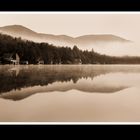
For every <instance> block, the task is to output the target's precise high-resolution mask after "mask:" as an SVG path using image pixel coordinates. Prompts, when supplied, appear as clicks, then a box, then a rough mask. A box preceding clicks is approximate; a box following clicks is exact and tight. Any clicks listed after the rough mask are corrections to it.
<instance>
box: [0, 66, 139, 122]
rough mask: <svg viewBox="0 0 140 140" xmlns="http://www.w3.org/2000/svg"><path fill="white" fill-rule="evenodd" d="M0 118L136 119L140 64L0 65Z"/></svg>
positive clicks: (84, 120)
mask: <svg viewBox="0 0 140 140" xmlns="http://www.w3.org/2000/svg"><path fill="white" fill-rule="evenodd" d="M0 122H140V65H15V66H14V65H1V66H0Z"/></svg>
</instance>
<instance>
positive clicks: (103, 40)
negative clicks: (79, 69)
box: [0, 25, 137, 56]
mask: <svg viewBox="0 0 140 140" xmlns="http://www.w3.org/2000/svg"><path fill="white" fill-rule="evenodd" d="M0 32H1V33H3V34H8V35H11V36H14V37H21V38H22V39H25V40H32V41H35V42H47V43H50V44H54V45H55V46H69V47H73V46H74V45H77V46H78V48H80V49H82V50H91V49H92V48H93V49H94V50H95V51H96V52H99V53H102V54H107V55H116V56H118V55H131V53H133V52H132V51H129V52H128V51H127V50H129V49H130V50H131V48H132V44H133V43H132V42H131V41H129V40H127V39H124V38H121V37H119V36H115V35H112V34H103V35H102V34H101V35H83V36H79V37H75V38H74V37H70V36H67V35H53V34H44V33H37V32H35V31H32V30H30V29H28V28H26V27H24V26H22V25H9V26H4V27H0ZM127 47H128V48H127ZM120 52H121V53H120ZM136 52H137V51H136ZM129 53H130V54H129ZM132 55H133V54H132Z"/></svg>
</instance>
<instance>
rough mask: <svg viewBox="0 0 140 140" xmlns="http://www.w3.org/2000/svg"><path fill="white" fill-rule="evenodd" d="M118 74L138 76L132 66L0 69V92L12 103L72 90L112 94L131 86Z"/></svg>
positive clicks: (4, 67)
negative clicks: (36, 95)
mask: <svg viewBox="0 0 140 140" xmlns="http://www.w3.org/2000/svg"><path fill="white" fill-rule="evenodd" d="M120 72H124V73H129V72H131V73H132V72H133V73H135V72H137V73H138V72H140V67H138V68H137V69H135V68H134V67H132V66H125V67H123V66H116V68H114V66H92V65H89V66H88V65H86V66H83V65H82V66H80V65H79V66H74V65H73V66H70V65H67V66H64V65H63V66H61V65H53V66H44V65H43V66H15V67H14V68H13V67H12V66H2V67H1V68H0V85H1V86H0V92H1V97H2V98H6V99H13V100H19V99H23V98H25V97H28V96H30V95H32V94H35V93H39V92H53V91H60V92H65V91H68V90H72V89H76V90H80V91H83V92H91V93H92V92H98V93H113V92H116V91H119V90H122V89H124V88H127V87H129V86H131V85H132V84H133V83H131V84H128V83H126V82H125V81H123V80H122V79H121V77H122V78H123V79H125V80H127V79H126V77H123V75H121V74H119V73H120ZM128 76H129V75H128ZM133 76H135V75H133ZM119 77H120V78H119ZM113 78H114V81H113ZM134 78H135V77H134ZM138 78H139V77H138ZM135 79H136V80H137V78H135ZM121 81H123V83H122V82H121ZM132 82H134V80H133V81H132ZM134 83H135V82H134Z"/></svg>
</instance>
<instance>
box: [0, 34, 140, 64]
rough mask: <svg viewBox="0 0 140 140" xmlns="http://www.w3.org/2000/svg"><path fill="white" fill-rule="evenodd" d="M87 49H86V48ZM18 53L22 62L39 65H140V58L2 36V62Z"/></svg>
mask: <svg viewBox="0 0 140 140" xmlns="http://www.w3.org/2000/svg"><path fill="white" fill-rule="evenodd" d="M85 48H86V47H85ZM7 53H12V54H15V53H17V54H18V55H19V57H20V61H28V62H29V64H37V61H38V60H43V61H44V64H139V63H140V57H128V56H125V57H113V56H106V55H101V54H99V53H96V52H94V50H93V49H92V50H91V51H87V50H85V51H82V50H80V49H78V46H73V48H70V47H68V46H54V45H52V44H48V43H35V42H32V41H27V40H22V39H21V38H13V37H11V36H8V35H4V34H0V61H1V63H2V64H4V62H3V59H4V56H5V54H7Z"/></svg>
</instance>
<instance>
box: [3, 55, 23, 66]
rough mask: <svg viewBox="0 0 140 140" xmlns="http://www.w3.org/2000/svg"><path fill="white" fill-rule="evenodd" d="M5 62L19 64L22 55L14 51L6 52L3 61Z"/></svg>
mask: <svg viewBox="0 0 140 140" xmlns="http://www.w3.org/2000/svg"><path fill="white" fill-rule="evenodd" d="M2 62H3V63H4V64H14V65H19V63H20V57H19V55H18V54H17V53H16V54H13V53H5V54H4V55H3V61H2Z"/></svg>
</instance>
